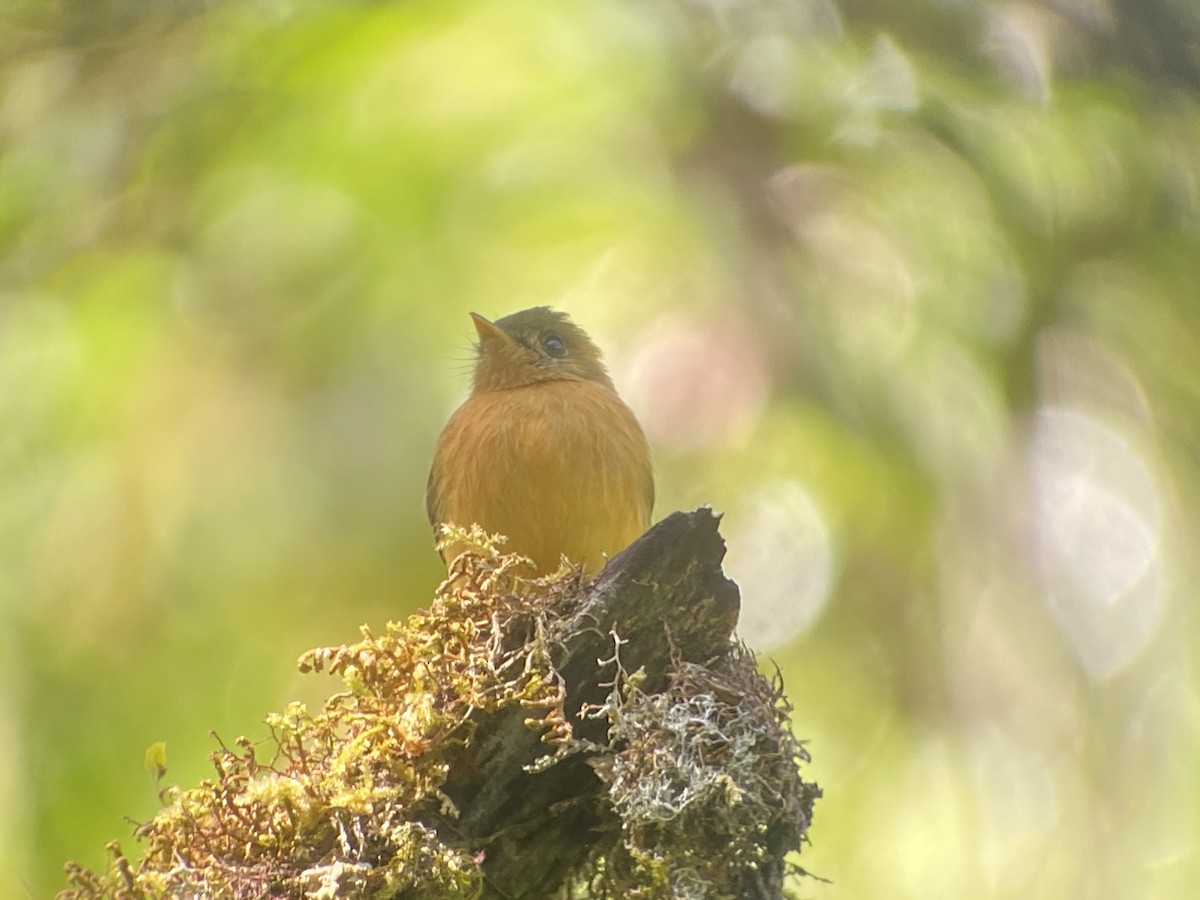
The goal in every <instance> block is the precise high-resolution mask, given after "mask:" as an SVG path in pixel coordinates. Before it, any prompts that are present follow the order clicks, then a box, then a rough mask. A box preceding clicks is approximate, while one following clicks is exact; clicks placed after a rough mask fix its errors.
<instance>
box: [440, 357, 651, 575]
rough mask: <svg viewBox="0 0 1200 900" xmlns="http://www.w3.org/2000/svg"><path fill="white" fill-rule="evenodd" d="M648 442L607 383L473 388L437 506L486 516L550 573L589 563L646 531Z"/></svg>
mask: <svg viewBox="0 0 1200 900" xmlns="http://www.w3.org/2000/svg"><path fill="white" fill-rule="evenodd" d="M652 478H653V476H652V472H651V466H650V455H649V449H648V447H647V444H646V439H645V436H644V434H643V433H642V430H641V427H640V426H639V425H638V423H637V420H636V419H635V418H634V415H633V413H632V412H631V411H630V410H629V408H628V407H627V406H626V405H625V404H624V403H623V402H622V401H621V399H620V398H619V397H618V396H617V395H616V394H615V393H614V392H613V391H611V390H609V389H608V388H606V387H604V386H602V385H598V384H593V383H591V382H580V381H565V380H564V381H554V382H545V383H541V384H535V385H528V386H526V387H521V388H516V389H513V390H508V391H494V392H485V393H479V394H473V395H472V396H471V397H469V398H468V399H467V400H466V402H464V403H463V405H462V406H461V407H459V409H458V410H457V412H455V414H454V415H453V416H452V417H451V419H450V422H449V423H447V426H446V429H445V431H443V433H442V437H441V439H440V441H439V444H438V450H437V453H436V456H435V459H434V477H433V478H431V483H430V492H431V496H430V513H431V517H435V518H437V519H438V521H443V522H454V523H456V524H459V525H469V524H471V523H478V524H479V525H481V526H482V527H483V528H484V529H486V530H488V531H491V532H499V533H502V534H505V535H507V536H508V538H509V543H508V545H507V548H506V549H509V550H511V551H513V552H517V553H521V554H523V555H526V556H529V557H531V558H532V559H533V560H534V562H535V563H536V564H537V566H538V568H539V569H540V570H542V571H552V570H554V569H555V568H557V567H558V564H559V557H560V555H563V556H566V557H567V558H568V559H570V560H571V561H572V562H578V563H583V564H585V565H586V566H587V567H588V568H589V569H593V570H594V569H598V568H600V566H602V565H603V560H604V558H605V556H606V555H611V554H613V553H616V552H617V551H619V550H621V549H623V548H624V547H625V546H626V545H628V544H629V543H630V542H631V541H632V540H633V539H634V538H636V537H637V536H638V535H640V534H641V533H642V531H644V530H645V529H646V528H647V527H648V525H649V521H650V510H651V506H652V504H653V480H652Z"/></svg>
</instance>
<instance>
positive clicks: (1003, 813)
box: [0, 0, 1200, 898]
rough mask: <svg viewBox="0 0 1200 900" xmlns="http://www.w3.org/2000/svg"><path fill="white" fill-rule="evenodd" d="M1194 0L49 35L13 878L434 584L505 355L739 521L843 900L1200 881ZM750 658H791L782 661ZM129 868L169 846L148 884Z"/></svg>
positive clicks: (18, 465)
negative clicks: (434, 457)
mask: <svg viewBox="0 0 1200 900" xmlns="http://www.w3.org/2000/svg"><path fill="white" fill-rule="evenodd" d="M1198 34H1200V12H1198V11H1197V9H1196V7H1195V6H1194V4H1190V3H1188V2H1186V0H1140V2H1139V0H1111V2H1107V3H1105V2H1100V0H1096V2H1088V0H1080V2H1065V0H1043V2H1033V0H1030V2H1024V3H1015V2H1001V0H991V2H988V0H964V2H959V3H925V2H920V0H905V2H895V0H892V2H882V0H845V2H842V3H840V4H837V3H834V2H833V0H789V2H784V0H778V2H751V0H723V2H718V0H711V2H670V0H641V2H632V0H626V2H620V0H599V2H592V3H588V4H546V3H539V2H534V0H509V2H505V3H499V2H487V0H477V2H464V0H439V2H406V3H366V2H341V3H317V2H305V0H260V2H246V3H238V4H232V3H231V4H219V3H205V2H200V0H195V2H183V0H178V2H174V3H167V4H161V3H160V4H155V5H154V7H153V9H152V10H151V9H150V8H149V7H148V6H147V5H146V4H143V3H139V2H133V0H108V2H84V0H57V2H30V0H26V2H22V0H18V2H15V3H10V4H9V5H8V6H6V7H5V9H4V11H2V12H0V422H3V428H0V626H2V627H0V803H2V804H3V807H4V809H5V815H4V816H3V817H0V872H4V873H6V876H7V875H8V873H12V878H11V881H9V882H8V883H5V884H4V885H3V886H2V887H0V892H2V893H4V894H5V895H8V894H16V895H21V894H22V893H28V895H31V896H35V897H42V896H47V895H50V894H51V893H52V892H53V891H54V890H55V889H56V888H57V887H59V886H60V885H61V878H60V874H59V873H60V867H61V864H62V862H63V861H64V860H65V859H67V858H72V857H73V858H77V859H80V860H81V861H82V862H84V863H86V864H90V865H97V864H99V863H100V862H101V859H102V847H103V843H104V841H105V840H107V839H109V838H111V837H114V836H121V835H124V834H125V833H126V831H125V825H124V824H123V822H122V816H126V815H128V816H130V817H133V818H136V819H145V818H147V817H148V816H149V815H150V814H151V813H152V812H153V810H154V809H155V808H156V805H157V799H156V791H155V787H154V785H152V784H151V783H150V782H149V780H148V779H147V776H146V773H145V771H144V770H143V768H142V761H143V754H144V752H145V750H146V748H147V747H148V746H150V745H151V744H153V742H155V741H159V740H162V741H165V742H166V744H167V746H168V748H169V753H170V759H171V763H172V769H171V771H170V773H169V774H168V776H167V777H168V779H174V780H176V781H178V783H180V784H184V785H188V784H191V783H194V782H196V781H197V780H198V779H200V778H201V777H203V776H204V775H205V773H206V768H207V765H208V764H207V762H206V754H207V753H208V751H209V749H211V741H210V738H209V737H208V731H209V729H214V728H215V729H217V730H218V731H220V732H221V733H222V735H224V736H227V737H234V736H236V735H238V734H243V733H244V734H248V735H250V736H252V737H254V736H260V735H261V734H262V733H263V731H264V729H263V726H262V725H261V722H262V719H263V717H264V715H265V714H266V713H267V712H269V711H271V710H273V709H278V708H281V707H282V706H283V705H284V704H285V703H286V702H287V701H288V700H291V699H309V698H305V697H297V695H298V694H299V693H303V692H304V691H307V690H311V689H312V688H310V687H309V686H307V685H301V684H297V683H296V681H295V680H294V679H295V672H294V668H293V664H294V659H295V657H296V656H297V655H298V654H299V653H300V652H302V651H303V650H305V649H306V648H308V647H310V646H316V645H318V644H329V643H336V642H340V641H343V640H347V639H349V638H350V637H351V636H352V635H353V634H355V633H356V631H355V629H356V627H357V625H358V624H359V623H360V622H370V623H373V624H378V623H380V622H382V621H383V620H385V619H387V618H389V617H391V618H396V617H399V616H402V615H403V614H405V613H406V612H408V611H409V610H411V609H412V608H413V607H414V606H415V605H418V604H420V603H422V602H423V601H424V600H425V599H426V598H428V597H429V596H430V595H431V591H432V588H433V586H434V584H435V583H436V581H437V578H438V576H439V565H438V562H437V559H436V557H435V555H434V554H433V551H432V549H431V539H430V536H429V532H428V529H427V526H426V523H425V521H424V516H423V511H422V492H423V488H424V479H425V473H426V467H427V465H428V459H429V454H430V452H431V448H432V445H433V441H434V438H435V436H436V434H437V431H438V429H439V427H440V425H441V423H442V421H443V420H444V418H445V416H446V414H447V413H448V411H449V410H450V409H451V408H452V407H453V405H454V403H455V402H456V400H457V398H458V397H459V396H461V394H462V392H463V391H464V390H465V388H466V384H467V373H468V370H469V359H470V351H469V349H468V345H467V344H466V338H467V336H468V335H469V333H470V329H469V322H468V320H467V319H466V318H465V313H466V312H467V311H468V310H471V309H476V310H479V311H480V312H482V313H485V314H494V315H499V314H503V313H505V312H510V311H512V310H514V309H518V308H521V307H525V306H530V305H534V304H538V303H548V304H551V305H555V306H558V307H561V308H564V309H566V310H568V311H569V312H571V313H572V314H573V315H574V316H575V317H576V319H577V321H579V322H580V323H581V324H583V325H584V326H585V327H586V328H588V330H589V331H590V332H591V333H592V334H593V335H594V336H596V337H597V338H598V340H599V341H600V342H601V344H602V345H603V346H605V347H606V349H607V350H608V352H609V359H610V362H611V364H612V368H613V370H614V374H615V376H616V379H617V382H618V384H619V385H620V386H621V388H622V391H623V392H624V393H625V395H626V396H627V397H628V398H629V399H630V401H631V403H632V404H633V405H634V406H635V408H636V409H637V411H638V412H639V414H640V415H641V417H642V419H643V421H644V422H645V424H646V427H647V430H648V432H649V433H650V436H651V439H652V442H653V444H654V448H655V453H656V460H657V464H658V469H659V480H660V501H659V507H658V514H659V515H660V516H661V515H662V514H665V513H666V512H669V511H670V510H672V509H674V508H678V507H682V506H689V505H694V504H698V503H712V504H713V505H715V506H716V507H718V508H719V509H722V510H724V511H726V513H727V516H726V520H725V523H726V527H725V530H726V534H727V536H728V538H729V542H730V556H729V564H730V570H731V571H732V572H733V573H734V574H735V576H736V577H738V578H739V579H740V580H741V581H742V583H743V587H744V588H745V605H746V612H745V616H744V619H743V622H744V623H745V625H746V630H747V632H748V634H747V636H748V637H749V638H750V640H751V642H752V643H758V644H759V645H761V646H764V647H771V648H772V649H771V651H770V652H771V654H772V656H773V657H774V658H775V659H777V660H778V662H779V664H780V665H781V667H782V668H783V671H784V675H785V678H786V679H787V683H788V685H789V690H790V693H791V695H792V697H793V699H794V701H795V702H796V706H797V711H796V716H795V720H796V726H797V729H798V731H799V732H800V734H801V736H802V737H805V738H809V739H810V740H811V743H810V745H809V747H810V750H811V751H812V753H813V756H814V764H813V766H812V770H811V773H810V774H811V776H812V777H813V778H815V779H816V780H817V781H819V782H820V783H821V785H822V787H823V788H824V789H825V792H826V795H825V799H824V800H823V801H822V802H821V803H820V804H819V805H818V807H817V810H816V819H815V823H814V827H813V829H812V835H811V836H812V839H813V846H812V848H811V850H810V851H806V859H805V865H806V867H807V868H809V869H811V870H812V871H815V872H817V873H819V874H822V875H824V876H827V877H829V878H831V879H833V881H834V882H835V884H833V885H817V884H814V885H813V888H812V892H813V894H814V896H818V897H833V896H860V897H876V896H879V897H883V896H888V897H895V896H913V897H917V896H920V897H925V896H929V895H944V896H961V897H1022V898H1024V897H1030V896H1046V897H1075V896H1094V897H1108V896H1112V897H1127V896H1141V897H1152V898H1153V897H1182V896H1190V889H1192V888H1194V885H1195V884H1196V883H1197V882H1200V855H1198V852H1197V833H1196V821H1197V812H1198V811H1200V810H1198V809H1197V806H1198V802H1200V801H1198V798H1200V772H1198V767H1200V763H1198V761H1197V756H1196V753H1195V748H1196V746H1197V739H1198V737H1200V735H1198V733H1197V732H1198V730H1200V683H1198V680H1197V678H1198V677H1197V673H1196V672H1195V671H1194V669H1193V665H1192V662H1191V660H1192V658H1193V657H1194V651H1195V648H1196V644H1197V633H1196V624H1195V617H1194V616H1193V615H1192V614H1191V609H1192V606H1193V604H1194V597H1195V591H1196V588H1197V582H1198V579H1197V566H1196V563H1195V553H1194V547H1195V546H1196V543H1197V540H1198V538H1200V530H1198V525H1197V517H1196V514H1195V508H1196V503H1195V500H1196V497H1197V494H1198V491H1200V479H1198V478H1197V466H1196V463H1197V449H1196V448H1197V447H1198V446H1200V366H1197V364H1196V359H1197V355H1198V353H1200V289H1198V287H1197V285H1198V284H1200V152H1198V148H1200V99H1198V94H1200V59H1198V58H1197V51H1196V48H1197V47H1198V46H1200V39H1198V37H1197V35H1198ZM756 622H757V623H758V624H757V625H755V623H756ZM126 844H127V847H128V841H126Z"/></svg>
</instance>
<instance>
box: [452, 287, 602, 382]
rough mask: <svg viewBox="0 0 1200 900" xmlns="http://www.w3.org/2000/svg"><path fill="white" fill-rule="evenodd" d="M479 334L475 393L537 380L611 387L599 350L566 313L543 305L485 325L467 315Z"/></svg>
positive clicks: (475, 316) (481, 318)
mask: <svg viewBox="0 0 1200 900" xmlns="http://www.w3.org/2000/svg"><path fill="white" fill-rule="evenodd" d="M471 318H472V319H473V320H474V321H475V330H476V331H477V332H478V333H479V348H478V358H477V360H476V362H475V390H476V391H503V390H508V389H510V388H518V387H524V386H525V385H529V384H537V383H538V382H541V381H556V380H563V379H566V380H573V381H595V382H598V383H600V384H603V385H605V386H606V387H608V388H612V386H613V383H612V379H611V378H609V377H608V370H607V369H605V368H604V363H603V362H602V361H601V358H600V348H599V347H597V346H596V345H595V344H593V343H592V339H591V338H589V337H588V336H587V332H585V331H584V330H583V329H582V328H580V327H579V326H578V325H576V324H575V323H574V322H572V321H571V320H570V319H569V318H567V315H566V313H561V312H558V311H557V310H553V309H551V308H550V307H548V306H535V307H534V308H533V309H523V310H521V311H520V312H515V313H513V314H512V315H508V316H505V317H504V318H502V319H497V320H496V321H495V322H491V321H488V320H487V319H485V318H484V317H483V316H481V315H479V314H477V313H471Z"/></svg>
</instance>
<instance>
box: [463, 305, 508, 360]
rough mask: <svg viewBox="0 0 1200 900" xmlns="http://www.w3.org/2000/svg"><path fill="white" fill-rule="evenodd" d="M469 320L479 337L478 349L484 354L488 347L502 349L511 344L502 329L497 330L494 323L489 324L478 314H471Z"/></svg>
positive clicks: (489, 322)
mask: <svg viewBox="0 0 1200 900" xmlns="http://www.w3.org/2000/svg"><path fill="white" fill-rule="evenodd" d="M471 320H472V321H473V322H474V323H475V333H476V334H478V335H479V349H480V350H482V351H484V352H486V351H487V350H488V348H490V347H496V348H499V347H502V346H504V345H506V344H511V343H512V338H510V337H509V336H508V335H507V334H506V333H505V332H504V329H502V328H499V327H498V326H497V325H496V323H495V322H491V321H489V320H487V319H485V318H484V317H483V316H481V315H480V314H479V313H471Z"/></svg>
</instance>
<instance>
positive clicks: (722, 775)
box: [60, 509, 820, 900]
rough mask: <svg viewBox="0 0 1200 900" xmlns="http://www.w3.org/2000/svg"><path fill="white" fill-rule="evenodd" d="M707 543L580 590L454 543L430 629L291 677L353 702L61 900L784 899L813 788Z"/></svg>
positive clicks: (291, 712)
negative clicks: (330, 681)
mask: <svg viewBox="0 0 1200 900" xmlns="http://www.w3.org/2000/svg"><path fill="white" fill-rule="evenodd" d="M717 524H718V520H717V518H716V517H715V516H714V515H713V514H712V513H711V511H709V510H707V509H701V510H697V511H696V512H692V513H675V514H673V515H671V516H669V517H668V518H666V519H665V520H663V521H662V522H660V523H659V524H658V525H656V526H654V527H653V528H651V529H650V530H649V531H648V532H647V533H646V534H645V535H643V536H642V537H641V538H640V539H639V540H637V541H636V542H635V543H634V544H632V545H631V546H630V547H629V548H628V549H626V550H625V551H624V552H622V553H620V554H619V555H617V556H616V557H614V558H613V559H612V560H611V561H610V562H609V564H608V566H607V567H606V568H605V569H604V571H603V572H601V573H600V575H599V576H598V577H596V578H595V579H593V580H590V581H585V580H584V579H583V578H582V577H581V575H580V573H579V572H578V571H575V570H572V569H569V568H564V569H563V570H562V571H560V572H559V573H557V574H556V575H554V576H551V577H549V578H533V577H531V576H530V575H529V573H530V572H531V568H530V566H529V565H528V562H527V561H525V560H523V559H521V558H520V557H517V556H512V555H505V554H503V553H502V552H501V551H500V549H499V544H500V540H499V539H496V538H494V537H489V536H487V535H484V534H482V533H481V532H479V531H478V530H477V529H475V530H472V531H465V530H462V529H450V530H449V531H448V533H447V534H446V536H445V537H446V540H451V541H454V542H456V543H466V544H469V545H470V546H471V548H472V549H471V550H470V551H469V552H468V553H466V554H464V555H463V556H461V557H459V558H458V559H457V560H456V561H455V563H454V564H453V566H452V568H451V572H450V575H449V577H448V579H447V581H446V582H445V583H443V585H442V586H441V588H440V589H439V591H438V594H437V596H436V597H435V598H434V601H433V603H432V604H431V606H430V609H429V610H428V611H427V612H420V613H417V614H415V615H414V616H412V617H410V619H409V620H408V622H406V623H402V624H401V623H389V625H388V627H387V631H386V633H385V634H384V635H382V636H376V635H374V634H372V633H371V632H370V631H369V630H368V629H366V628H364V629H363V640H362V641H360V642H359V643H356V644H352V645H348V646H341V647H328V648H321V649H318V650H313V651H310V652H308V653H306V654H305V655H304V656H303V657H301V661H300V665H301V668H302V669H305V670H319V671H328V672H332V673H335V674H337V675H340V676H341V678H342V679H343V681H344V682H345V686H346V690H345V691H344V692H342V693H339V694H336V695H335V696H333V697H331V698H330V699H329V700H328V701H327V702H326V704H325V707H324V709H323V710H322V711H321V712H319V713H310V712H309V711H308V710H307V709H305V708H304V706H303V705H301V704H292V705H290V706H289V707H288V708H287V709H286V710H285V711H284V712H283V713H281V714H278V715H272V716H270V717H268V719H267V724H268V727H269V728H270V731H271V736H270V738H268V739H267V740H265V741H262V742H259V743H257V744H255V743H254V742H251V741H249V740H247V739H245V738H239V739H238V740H237V741H236V742H234V747H233V748H230V747H228V746H226V745H224V744H222V745H221V746H220V748H219V749H218V750H217V751H216V752H215V753H214V754H213V761H214V764H215V767H216V778H215V779H214V780H212V781H206V782H203V783H202V784H200V785H198V786H196V787H193V788H189V789H186V790H178V789H172V790H170V791H168V792H167V795H166V799H167V803H166V805H165V806H164V808H163V809H162V810H161V811H160V812H159V813H158V815H156V816H155V817H154V818H153V819H152V820H150V821H149V822H147V823H145V824H143V825H141V826H139V827H138V828H137V829H136V831H135V836H136V837H137V839H138V840H139V841H140V842H141V843H142V844H143V847H144V852H143V854H142V856H141V858H140V859H138V860H136V861H134V860H132V859H130V858H128V857H126V856H125V855H124V853H123V852H122V851H121V849H120V847H119V846H118V845H116V844H115V843H114V844H110V845H109V848H110V851H111V854H112V859H111V862H110V865H109V867H108V869H107V871H105V872H102V873H96V872H92V871H89V870H86V869H84V868H82V867H80V866H77V865H75V864H69V865H68V867H67V874H68V880H69V882H70V885H71V887H70V888H69V889H68V890H66V891H64V892H63V893H62V894H60V900H83V898H95V897H113V898H142V897H168V896H169V897H212V898H225V897H228V898H270V897H288V898H291V897H295V898H333V897H362V898H385V897H386V898H451V897H473V898H474V897H479V898H498V900H500V898H502V900H518V898H523V900H525V898H546V897H555V896H558V897H563V898H618V897H621V898H624V897H637V898H660V897H661V898H692V897H695V898H700V897H705V898H717V897H730V898H775V897H782V896H785V895H786V894H787V892H788V882H789V879H790V876H793V875H799V874H802V871H803V870H801V869H800V868H799V867H798V866H796V865H795V864H794V863H793V862H790V861H789V860H788V854H789V853H792V852H795V851H798V850H799V849H800V846H801V843H802V842H803V841H804V839H805V834H806V831H807V829H808V826H809V824H810V822H811V820H812V805H813V802H814V800H815V799H816V798H817V797H819V796H820V789H819V788H817V786H816V785H815V784H812V783H809V782H805V781H804V780H803V779H802V778H801V775H800V766H801V764H802V763H803V762H806V761H807V759H808V757H807V755H806V753H805V751H804V749H803V747H802V746H801V745H800V743H799V742H798V741H796V739H795V738H794V737H793V735H792V732H791V730H790V725H789V721H788V713H789V707H788V705H787V703H786V701H785V699H784V697H783V693H782V689H781V686H780V685H779V683H778V679H776V680H775V681H769V680H767V679H765V678H764V677H763V676H762V675H760V674H759V673H758V671H757V670H756V668H755V666H754V661H753V656H752V654H751V653H750V652H749V651H748V650H747V649H746V648H745V646H744V645H742V644H741V643H739V642H738V641H736V639H735V638H734V637H733V629H734V626H735V624H736V621H737V615H738V608H739V597H738V590H737V586H736V585H734V584H733V582H731V581H729V580H728V579H726V578H725V576H724V575H723V574H722V572H721V566H720V564H721V559H722V557H723V556H724V553H725V548H724V542H723V541H722V540H721V537H720V534H719V533H718V531H717Z"/></svg>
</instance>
